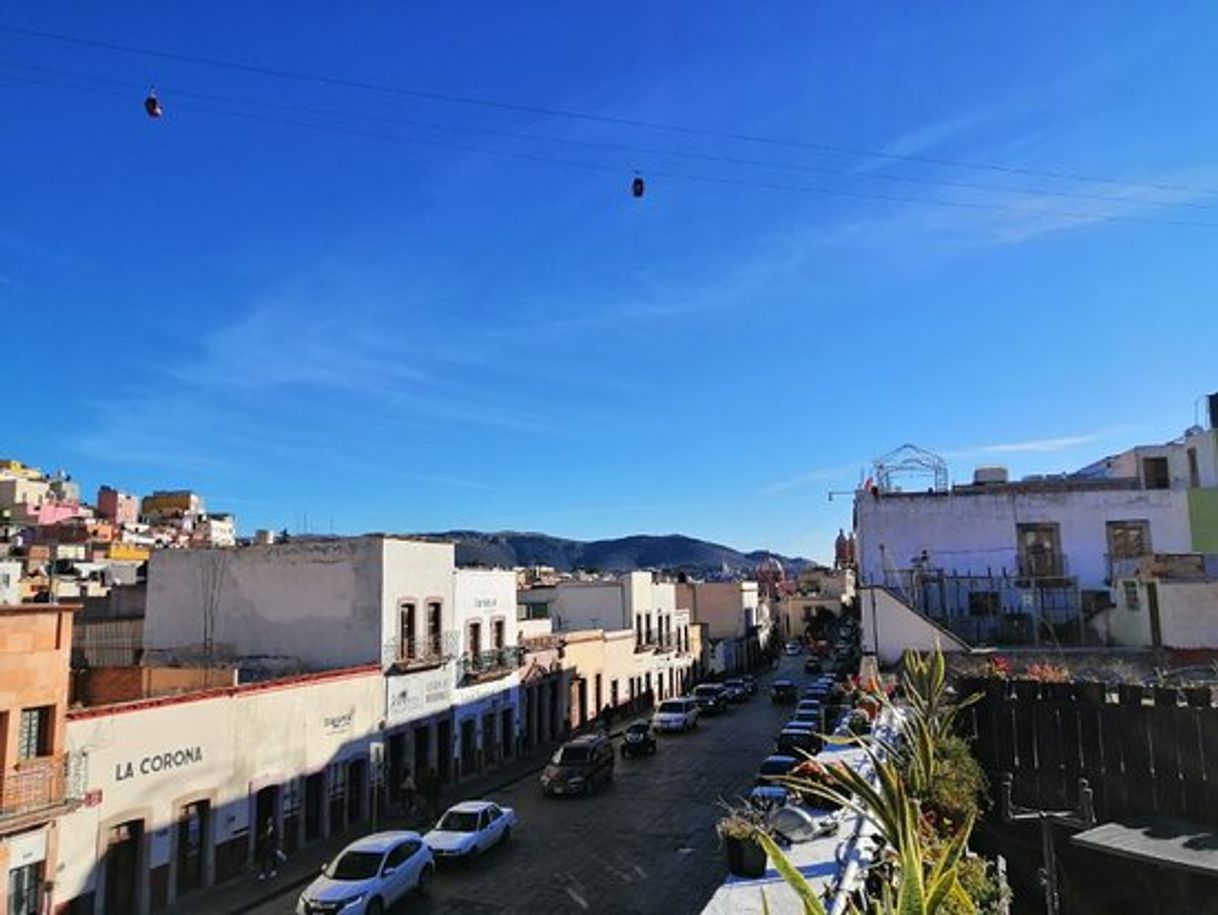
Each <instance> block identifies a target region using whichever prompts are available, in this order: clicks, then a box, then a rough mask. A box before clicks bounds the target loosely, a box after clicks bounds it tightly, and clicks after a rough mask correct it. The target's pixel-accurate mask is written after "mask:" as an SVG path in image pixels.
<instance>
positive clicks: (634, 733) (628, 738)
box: [622, 721, 656, 757]
mask: <svg viewBox="0 0 1218 915" xmlns="http://www.w3.org/2000/svg"><path fill="white" fill-rule="evenodd" d="M655 752H656V738H655V735H654V734H652V733H651V725H649V724H648V723H647V722H646V721H636V722H635V723H634V724H632V725H630V727H628V728H626V730H625V731H624V732H623V734H622V756H623V757H626V756H654V755H655Z"/></svg>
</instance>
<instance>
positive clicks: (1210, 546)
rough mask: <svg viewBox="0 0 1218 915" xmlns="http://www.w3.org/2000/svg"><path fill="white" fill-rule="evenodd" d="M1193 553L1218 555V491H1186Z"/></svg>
mask: <svg viewBox="0 0 1218 915" xmlns="http://www.w3.org/2000/svg"><path fill="white" fill-rule="evenodd" d="M1188 520H1189V524H1190V525H1191V526H1192V531H1193V552H1194V553H1218V489H1190V490H1189V491H1188Z"/></svg>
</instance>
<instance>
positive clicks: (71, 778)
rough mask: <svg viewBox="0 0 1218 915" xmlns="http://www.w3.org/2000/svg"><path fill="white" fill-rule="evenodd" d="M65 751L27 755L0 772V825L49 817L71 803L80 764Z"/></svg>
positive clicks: (15, 825) (13, 825) (10, 826)
mask: <svg viewBox="0 0 1218 915" xmlns="http://www.w3.org/2000/svg"><path fill="white" fill-rule="evenodd" d="M74 759H75V758H74V757H69V756H68V755H67V754H66V753H60V754H58V755H56V756H44V757H40V758H38V759H27V760H23V761H22V762H20V763H18V764H17V768H15V769H13V770H10V771H8V772H5V773H4V774H3V775H2V776H0V829H4V830H5V831H7V830H9V829H15V828H21V827H22V826H24V825H25V824H34V823H37V822H39V821H40V820H45V819H50V818H51V817H54V816H58V815H59V814H61V813H63V812H65V811H66V810H67V809H69V808H71V807H72V806H74V805H75V804H76V802H77V800H78V797H79V794H80V792H79V790H77V789H78V788H79V784H78V782H80V778H79V775H80V774H81V773H80V767H79V766H77V765H74V764H73V761H74Z"/></svg>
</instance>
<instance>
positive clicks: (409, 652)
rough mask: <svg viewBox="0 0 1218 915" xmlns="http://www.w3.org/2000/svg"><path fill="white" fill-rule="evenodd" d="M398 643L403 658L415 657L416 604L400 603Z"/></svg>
mask: <svg viewBox="0 0 1218 915" xmlns="http://www.w3.org/2000/svg"><path fill="white" fill-rule="evenodd" d="M398 645H399V646H400V648H399V653H400V654H401V656H402V657H403V658H413V657H414V656H415V651H416V648H417V646H416V645H415V638H414V604H412V603H405V602H404V603H401V604H399V605H398Z"/></svg>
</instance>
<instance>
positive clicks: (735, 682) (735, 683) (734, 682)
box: [723, 680, 744, 686]
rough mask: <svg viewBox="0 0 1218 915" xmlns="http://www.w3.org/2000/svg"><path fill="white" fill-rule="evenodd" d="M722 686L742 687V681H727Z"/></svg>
mask: <svg viewBox="0 0 1218 915" xmlns="http://www.w3.org/2000/svg"><path fill="white" fill-rule="evenodd" d="M723 685H724V686H744V681H743V680H728V681H727V682H726V683H724V684H723Z"/></svg>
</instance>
